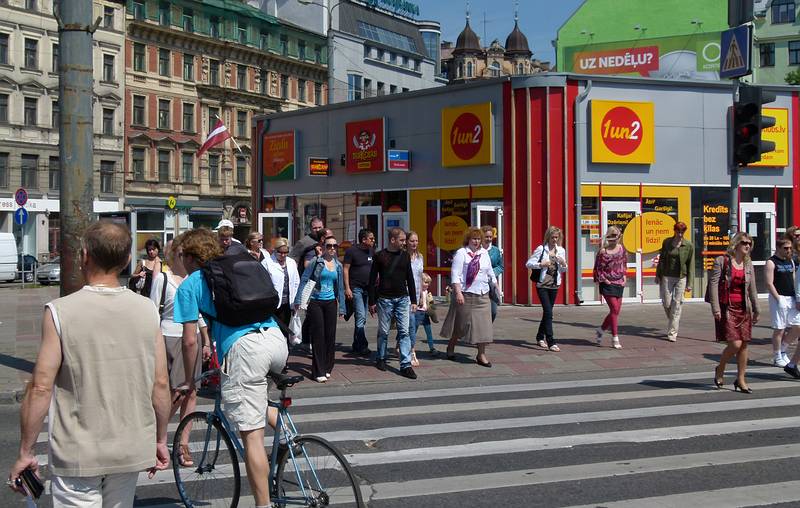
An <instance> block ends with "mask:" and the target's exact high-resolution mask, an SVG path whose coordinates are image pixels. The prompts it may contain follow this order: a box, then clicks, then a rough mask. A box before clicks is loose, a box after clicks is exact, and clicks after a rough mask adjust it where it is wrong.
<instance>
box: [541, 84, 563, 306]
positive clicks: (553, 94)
mask: <svg viewBox="0 0 800 508" xmlns="http://www.w3.org/2000/svg"><path fill="white" fill-rule="evenodd" d="M548 101H549V103H548V111H549V113H550V117H549V119H548V128H549V132H550V143H549V145H550V146H549V149H548V150H547V151H548V153H549V154H550V167H549V168H548V172H547V178H548V180H549V187H550V195H549V196H548V197H547V201H548V203H547V206H548V208H549V210H550V224H552V225H553V226H556V227H559V228H561V229H562V231H563V230H564V227H565V225H566V217H565V216H564V89H563V88H551V89H550V93H549V97H548ZM550 224H546V225H545V227H547V226H549V225H550ZM543 233H544V232H543ZM562 240H563V239H562ZM564 243H565V242H564ZM565 245H566V243H565ZM564 293H565V291H559V295H558V300H557V301H558V302H559V303H565V300H564Z"/></svg>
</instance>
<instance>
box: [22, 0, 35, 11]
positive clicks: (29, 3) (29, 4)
mask: <svg viewBox="0 0 800 508" xmlns="http://www.w3.org/2000/svg"><path fill="white" fill-rule="evenodd" d="M25 10H26V11H35V10H36V0H25Z"/></svg>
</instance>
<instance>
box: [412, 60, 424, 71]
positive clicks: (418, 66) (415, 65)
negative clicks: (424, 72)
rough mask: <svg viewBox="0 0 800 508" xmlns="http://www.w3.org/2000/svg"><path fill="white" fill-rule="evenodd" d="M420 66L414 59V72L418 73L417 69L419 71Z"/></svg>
mask: <svg viewBox="0 0 800 508" xmlns="http://www.w3.org/2000/svg"><path fill="white" fill-rule="evenodd" d="M421 65H422V63H421V62H420V61H419V60H417V59H416V58H415V59H414V71H416V72H419V69H420V66H421Z"/></svg>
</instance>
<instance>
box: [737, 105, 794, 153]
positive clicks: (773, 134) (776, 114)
mask: <svg viewBox="0 0 800 508" xmlns="http://www.w3.org/2000/svg"><path fill="white" fill-rule="evenodd" d="M761 113H762V114H763V115H764V116H771V117H773V118H775V125H773V126H772V127H768V128H766V129H763V130H762V131H761V139H763V140H764V141H772V142H773V143H775V150H774V151H772V152H767V153H762V154H761V160H760V161H758V162H753V163H751V164H748V165H747V167H778V168H785V167H786V166H788V165H789V110H788V109H786V108H761Z"/></svg>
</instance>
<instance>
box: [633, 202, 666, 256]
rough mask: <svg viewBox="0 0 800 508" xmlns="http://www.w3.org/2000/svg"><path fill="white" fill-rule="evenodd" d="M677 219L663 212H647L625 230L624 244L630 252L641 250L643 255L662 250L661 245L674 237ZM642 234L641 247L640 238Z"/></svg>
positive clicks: (634, 219) (636, 218) (637, 217)
mask: <svg viewBox="0 0 800 508" xmlns="http://www.w3.org/2000/svg"><path fill="white" fill-rule="evenodd" d="M674 226H675V219H673V218H672V217H670V216H669V215H667V214H665V213H661V212H645V213H643V214H641V215H638V216H636V217H635V218H633V219H632V220H631V221H630V222H629V223H628V225H627V227H626V228H625V230H624V232H623V236H622V243H623V245H624V246H625V249H627V251H628V252H635V251H636V250H638V249H639V248H641V250H642V254H648V253H650V252H657V251H659V250H661V244H662V243H663V242H664V240H665V239H666V238H669V237H670V236H672V235H673V229H672V228H673V227H674ZM640 234H641V239H642V240H641V246H640V245H639V237H640Z"/></svg>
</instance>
